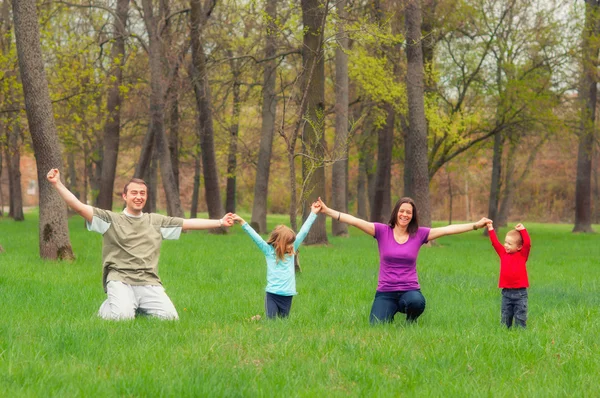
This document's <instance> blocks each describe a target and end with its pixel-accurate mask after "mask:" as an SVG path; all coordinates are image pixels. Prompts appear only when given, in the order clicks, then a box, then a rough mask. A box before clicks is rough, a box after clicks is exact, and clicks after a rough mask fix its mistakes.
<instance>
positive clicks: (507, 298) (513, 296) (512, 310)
mask: <svg viewBox="0 0 600 398" xmlns="http://www.w3.org/2000/svg"><path fill="white" fill-rule="evenodd" d="M513 318H514V320H515V324H516V325H517V326H520V327H523V328H524V327H526V326H527V288H520V289H506V288H505V289H502V324H504V325H506V327H511V326H512V324H513Z"/></svg>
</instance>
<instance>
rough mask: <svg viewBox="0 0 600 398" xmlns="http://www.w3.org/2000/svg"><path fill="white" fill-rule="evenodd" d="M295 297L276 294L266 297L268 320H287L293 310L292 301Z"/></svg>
mask: <svg viewBox="0 0 600 398" xmlns="http://www.w3.org/2000/svg"><path fill="white" fill-rule="evenodd" d="M293 298H294V296H281V295H279V294H275V293H269V292H267V294H266V295H265V312H266V313H267V318H271V319H272V318H277V317H280V318H287V317H288V316H289V315H290V310H291V309H292V299H293Z"/></svg>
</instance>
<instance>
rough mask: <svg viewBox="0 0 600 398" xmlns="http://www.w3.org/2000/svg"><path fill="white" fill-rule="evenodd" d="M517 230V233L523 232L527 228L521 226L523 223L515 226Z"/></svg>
mask: <svg viewBox="0 0 600 398" xmlns="http://www.w3.org/2000/svg"><path fill="white" fill-rule="evenodd" d="M515 229H516V230H517V231H522V230H524V229H525V226H524V225H523V224H521V223H518V224H517V225H515Z"/></svg>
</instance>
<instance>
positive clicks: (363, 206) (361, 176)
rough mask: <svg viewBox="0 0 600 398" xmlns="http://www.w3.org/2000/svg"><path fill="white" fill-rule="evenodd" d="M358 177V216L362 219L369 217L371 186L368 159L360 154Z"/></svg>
mask: <svg viewBox="0 0 600 398" xmlns="http://www.w3.org/2000/svg"><path fill="white" fill-rule="evenodd" d="M358 156H359V157H358V179H357V181H356V216H357V217H358V218H360V219H362V220H368V219H369V213H368V211H367V209H368V208H369V186H368V183H367V165H366V159H365V157H364V156H362V155H361V154H359V155H358Z"/></svg>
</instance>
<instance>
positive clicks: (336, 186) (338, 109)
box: [331, 0, 349, 236]
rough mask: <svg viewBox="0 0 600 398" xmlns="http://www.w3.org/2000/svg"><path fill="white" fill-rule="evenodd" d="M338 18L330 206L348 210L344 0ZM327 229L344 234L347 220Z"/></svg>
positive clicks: (346, 230) (345, 233) (346, 47)
mask: <svg viewBox="0 0 600 398" xmlns="http://www.w3.org/2000/svg"><path fill="white" fill-rule="evenodd" d="M336 7H337V13H338V18H339V19H340V21H339V22H338V23H339V27H338V33H337V42H338V47H337V48H336V49H335V140H334V144H333V154H334V159H333V167H332V170H331V203H332V204H333V208H334V209H338V210H339V211H341V212H343V213H347V212H348V195H347V192H348V189H347V185H346V182H347V180H348V162H347V159H348V88H349V83H348V55H347V54H346V52H345V51H346V50H347V49H348V37H347V34H346V30H345V28H344V24H345V23H346V18H347V12H346V0H341V1H338V2H337V4H336ZM331 233H332V234H333V235H334V236H345V235H348V224H345V223H342V222H339V221H337V220H335V219H333V221H332V222H331Z"/></svg>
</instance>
